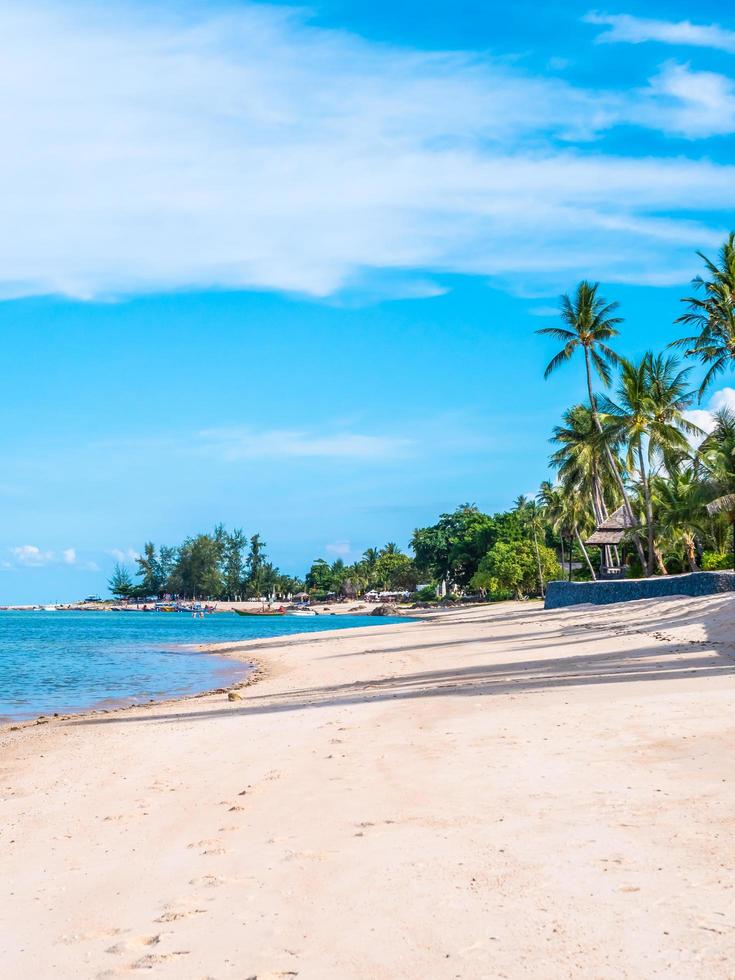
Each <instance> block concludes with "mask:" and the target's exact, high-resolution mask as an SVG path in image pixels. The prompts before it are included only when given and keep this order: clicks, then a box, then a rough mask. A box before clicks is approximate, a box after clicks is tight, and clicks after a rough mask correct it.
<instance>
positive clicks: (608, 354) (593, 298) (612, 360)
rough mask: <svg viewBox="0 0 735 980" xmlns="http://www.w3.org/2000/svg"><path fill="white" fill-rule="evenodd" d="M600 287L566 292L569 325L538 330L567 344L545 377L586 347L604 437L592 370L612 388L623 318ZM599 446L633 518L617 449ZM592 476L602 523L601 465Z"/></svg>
mask: <svg viewBox="0 0 735 980" xmlns="http://www.w3.org/2000/svg"><path fill="white" fill-rule="evenodd" d="M598 289H599V283H590V282H586V281H583V282H580V283H579V285H578V286H577V291H576V293H575V295H574V298H573V299H571V298H570V297H569V296H568V295H567V294H566V293H565V294H564V295H563V296H562V297H561V309H560V314H561V319H562V321H563V322H564V324H565V326H564V327H544V328H542V329H541V330H538V331H537V333H540V334H548V335H549V336H551V337H554V338H555V339H556V340H560V341H562V343H563V344H564V346H563V347H562V349H561V350H560V351H559V353H558V354H556V355H555V356H554V357H553V358H552V359H551V361H550V362H549V364H548V365H547V367H546V370H545V371H544V377H545V378H548V377H549V376H550V375H551V374H552V373H553V372H554V371H555V370H556V369H557V368H558V367H559V366H560V365H562V364H564V363H565V362H566V361H568V360H569V359H570V358H571V357H572V356H573V355H574V353H575V352H576V351H578V350H580V349H581V350H582V352H583V354H584V367H585V376H586V380H587V397H588V398H589V405H590V411H591V412H592V421H593V424H594V427H595V429H596V430H597V432H598V433H599V434H600V435H601V436H604V433H603V426H602V420H601V418H600V413H599V410H598V405H597V398H596V397H595V393H594V391H593V388H592V371H593V370H594V372H595V373H596V375H597V377H598V378H599V379H600V380H601V381H602V383H603V385H604V387H605V388H609V387H610V384H611V382H612V369H613V368H614V367H617V366H618V365H619V363H620V357H619V356H618V355H617V354H616V353H615V351H614V350H613V349H612V348H611V347H610V346H609V345H608V341H609V340H611V339H612V338H613V337H616V336H618V334H619V331H618V329H617V327H618V324H619V323H622V322H623V321H622V319H621V318H620V317H617V316H614V314H615V312H616V311H617V309H618V306H619V304H618V303H608V302H607V300H605V299H603V298H602V297H601V296H599V295H598V292H597V291H598ZM599 448H600V456H601V457H604V458H605V460H606V462H607V464H608V472H609V473H610V475H611V476H612V477H613V480H614V482H615V485H616V486H617V489H618V492H619V493H620V496H621V497H622V498H623V503H624V504H625V507H626V509H627V511H628V514H629V515H630V517H631V518H632V517H633V506H632V504H631V502H630V499H629V497H628V491H627V488H626V486H625V483H624V481H623V477H622V474H621V472H620V469H619V466H618V463H617V460H616V458H615V456H614V454H613V450H612V448H611V447H610V445H609V444H608V442H607V440H606V439H605V438H602V439H601V441H600V444H599ZM592 479H593V492H592V507H593V510H594V515H595V520H596V522H597V523H598V524H599V523H601V522H602V521H603V520H604V519H605V518H606V517H607V508H606V505H605V493H604V488H603V484H602V473H601V472H600V467H599V466H598V470H597V472H596V473H594V474H593V476H592ZM635 542H636V548H637V549H638V555H639V557H640V559H641V564H643V563H644V561H645V557H644V555H643V548H642V545H641V543H640V541H639V540H638V537H637V536H636V538H635Z"/></svg>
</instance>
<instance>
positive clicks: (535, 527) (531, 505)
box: [513, 494, 545, 599]
mask: <svg viewBox="0 0 735 980" xmlns="http://www.w3.org/2000/svg"><path fill="white" fill-rule="evenodd" d="M513 509H514V510H515V512H516V513H517V514H518V517H519V518H520V521H521V523H522V525H523V527H524V529H525V530H526V531H527V532H528V533H529V534H530V535H531V540H532V542H533V550H534V551H535V553H536V565H537V567H538V585H539V591H540V593H541V598H542V599H543V598H544V594H545V583H544V572H543V568H542V566H541V552H540V550H539V539H540V538H541V536H542V535H543V533H544V530H545V528H544V520H543V515H542V511H541V507H540V506H539V505H538V503H537V502H536V501H535V500H531V499H530V498H528V497H525V496H524V495H523V494H521V496H520V497H518V498H517V499H516V502H515V505H514V508H513Z"/></svg>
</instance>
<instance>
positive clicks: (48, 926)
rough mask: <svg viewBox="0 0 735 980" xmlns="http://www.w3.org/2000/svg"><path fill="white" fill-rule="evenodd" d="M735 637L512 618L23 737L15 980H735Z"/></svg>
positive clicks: (11, 948) (11, 927)
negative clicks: (734, 917)
mask: <svg viewBox="0 0 735 980" xmlns="http://www.w3.org/2000/svg"><path fill="white" fill-rule="evenodd" d="M734 627H735V597H731V596H730V597H728V596H718V597H708V598H707V599H697V600H690V599H681V600H666V601H653V600H645V601H642V602H636V603H633V604H631V606H623V607H620V606H618V607H612V606H607V607H598V608H589V607H588V608H586V609H585V608H580V607H576V608H575V609H574V610H572V611H569V610H561V611H554V612H544V611H543V610H542V609H541V608H539V606H538V605H537V604H530V603H512V602H509V603H503V604H497V605H494V606H492V607H481V608H475V609H471V610H469V609H460V610H452V611H451V612H442V613H441V614H439V615H434V616H431V615H429V616H427V617H426V618H423V619H422V620H420V621H418V622H417V621H413V622H404V623H393V624H386V625H385V626H383V627H382V628H381V626H380V624H378V626H377V628H374V627H371V628H359V627H358V628H354V629H348V630H335V631H333V632H331V633H328V634H325V633H312V634H308V633H307V634H291V635H289V636H285V637H278V638H272V639H270V638H269V639H266V640H264V639H263V638H259V639H255V640H247V641H243V642H240V643H237V644H232V643H225V644H216V647H218V648H219V650H218V651H217V652H219V653H220V654H222V653H223V649H222V648H223V647H224V648H225V651H224V653H225V655H226V656H232V657H233V658H235V659H245V660H247V661H248V662H255V663H256V664H257V665H258V671H259V672H258V675H257V683H255V682H254V680H255V679H253V680H252V681H251V683H250V684H248V685H246V687H245V688H244V689H243V690H242V692H241V697H240V698H239V699H237V700H234V701H229V700H228V698H227V695H226V694H223V693H217V694H204V695H200V696H198V697H195V698H188V699H185V700H182V699H177V700H175V701H171V702H168V703H163V702H158V703H156V704H153V705H150V706H146V707H133V708H122V709H119V710H118V711H115V712H111V713H108V714H95V715H90V714H87V715H83V716H80V715H75V716H74V717H73V718H70V719H69V720H66V721H63V720H54V721H53V722H52V723H50V724H45V725H40V726H36V725H34V724H29V725H27V726H26V727H25V728H24V729H23V730H22V731H17V732H13V733H12V734H10V733H9V732H8V731H7V729H3V730H0V746H1V751H0V758H2V769H3V773H2V774H3V785H4V788H5V794H4V798H3V801H2V804H0V806H1V807H2V819H0V966H1V967H2V969H3V973H4V974H7V975H9V976H13V977H14V980H31V978H32V977H33V978H35V977H37V976H39V975H43V976H53V977H55V978H56V980H67V978H68V980H71V978H76V977H77V976H90V977H100V978H102V977H105V978H110V980H114V978H118V977H119V978H120V980H122V978H123V977H124V976H127V975H129V973H130V971H131V970H132V971H134V972H135V971H138V970H143V969H147V970H151V971H153V974H154V975H155V976H157V977H160V978H162V980H182V978H186V980H188V978H190V977H191V978H192V980H195V978H201V977H202V976H216V977H221V978H224V980H226V978H227V977H229V976H232V977H233V978H234V977H242V976H248V977H250V976H256V977H258V980H266V978H269V980H274V978H276V977H281V978H282V977H284V976H293V975H297V976H298V977H299V980H312V978H318V980H345V978H349V980H415V977H416V976H431V977H432V978H436V980H456V978H457V977H460V978H462V980H465V978H467V980H469V978H470V977H472V978H474V977H501V976H506V977H509V978H513V980H515V978H516V977H532V978H539V980H541V978H544V980H562V978H567V977H569V976H570V975H572V974H574V975H580V976H596V977H600V978H612V977H615V978H616V980H617V978H623V980H633V978H638V977H640V976H646V977H651V978H662V980H663V978H664V977H665V978H667V980H669V978H671V977H673V978H675V980H685V978H686V980H711V978H715V980H726V978H729V977H731V976H732V973H733V967H734V966H735V932H733V930H732V929H730V917H729V913H728V908H729V905H730V903H731V897H730V896H731V885H730V882H729V878H728V876H727V873H726V869H727V868H728V867H730V865H731V863H732V861H733V859H735V845H734V844H733V841H732V835H731V824H732V817H731V814H732V812H733V808H734V807H735V761H734V760H732V758H731V753H729V750H728V747H729V745H730V744H731V740H732V730H733V723H732V717H733V715H732V709H733V705H735V648H734V647H733V644H732V641H731V637H732V635H733V633H734V632H735V629H734ZM208 646H209V645H208ZM212 652H214V651H212ZM723 916H724V917H723ZM39 936H42V937H43V941H39V939H38V937H39ZM378 940H379V941H378ZM672 964H677V965H678V967H680V969H679V970H678V972H677V970H676V969H672Z"/></svg>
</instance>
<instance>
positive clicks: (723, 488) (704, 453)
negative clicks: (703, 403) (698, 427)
mask: <svg viewBox="0 0 735 980" xmlns="http://www.w3.org/2000/svg"><path fill="white" fill-rule="evenodd" d="M697 458H698V462H699V463H700V464H701V465H702V468H703V469H704V471H705V473H706V475H707V479H708V481H709V490H710V493H711V494H712V495H713V496H714V499H713V500H712V501H711V502H710V503H709V504H707V513H708V514H709V515H710V516H711V517H714V516H715V515H716V514H727V516H728V518H729V520H730V523H731V525H732V535H733V544H732V548H733V567H734V568H735V414H733V412H731V411H730V410H729V409H727V408H724V409H721V410H720V411H719V412H716V413H715V425H714V428H713V429H712V431H711V432H710V433H709V435H708V436H707V438H706V439H705V440H704V441H703V442H702V444H701V446H700V447H699V451H698V454H697Z"/></svg>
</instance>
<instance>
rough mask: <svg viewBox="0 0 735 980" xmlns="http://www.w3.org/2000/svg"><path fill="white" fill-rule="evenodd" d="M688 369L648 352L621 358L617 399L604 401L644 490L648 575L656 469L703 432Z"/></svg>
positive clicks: (651, 562) (652, 555) (683, 452)
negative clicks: (690, 415)
mask: <svg viewBox="0 0 735 980" xmlns="http://www.w3.org/2000/svg"><path fill="white" fill-rule="evenodd" d="M689 371H690V369H689V368H687V369H685V370H683V371H680V370H678V361H677V360H676V358H672V357H663V356H662V355H658V356H654V355H653V354H652V353H651V352H650V351H649V352H648V353H646V354H645V355H644V356H643V357H642V358H641V360H640V361H639V362H638V363H637V364H634V363H632V362H630V361H626V360H624V361H622V367H621V372H620V383H619V385H618V389H617V402H614V401H612V399H610V398H608V397H606V396H603V400H602V404H603V407H604V410H605V413H606V415H607V418H608V420H609V423H610V428H611V431H612V434H613V437H614V438H616V439H617V440H619V441H620V443H622V444H624V445H625V446H626V464H627V467H628V469H629V471H630V472H631V474H633V475H634V476H635V477H636V478H637V480H638V483H639V486H640V489H641V495H642V498H643V504H644V509H645V524H646V536H647V540H648V556H647V558H646V561H645V564H644V571H645V573H646V574H647V575H651V574H652V573H653V566H654V562H655V560H656V548H655V540H654V537H655V525H654V519H653V497H652V494H651V484H650V475H651V470H652V469H653V468H654V467H655V466H656V465H658V464H660V463H665V462H666V461H668V460H678V459H679V458H681V457H682V455H686V453H687V452H688V451H689V442H688V440H687V435H697V434H701V430H700V429H699V428H698V427H697V426H696V425H694V424H693V423H691V422H690V421H689V420H688V419H687V418H686V417H685V416H684V411H685V409H686V408H687V407H688V406H689V405H690V404H691V393H690V391H689V388H688V385H687V377H688V374H689ZM663 571H665V569H663Z"/></svg>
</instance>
